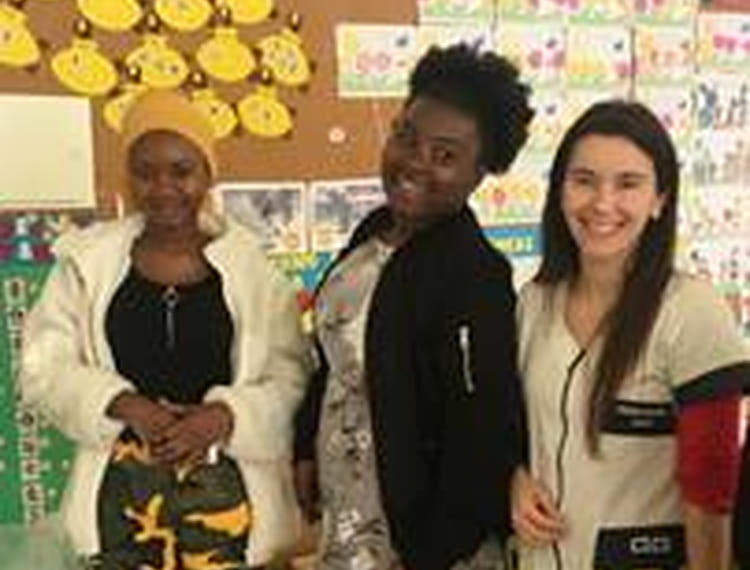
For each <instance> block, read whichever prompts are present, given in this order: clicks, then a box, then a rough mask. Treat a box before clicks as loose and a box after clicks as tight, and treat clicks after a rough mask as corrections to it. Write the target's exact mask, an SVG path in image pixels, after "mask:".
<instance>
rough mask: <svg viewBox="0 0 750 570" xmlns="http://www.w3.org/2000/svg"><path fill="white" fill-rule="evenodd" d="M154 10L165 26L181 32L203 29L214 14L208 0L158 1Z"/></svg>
mask: <svg viewBox="0 0 750 570" xmlns="http://www.w3.org/2000/svg"><path fill="white" fill-rule="evenodd" d="M154 10H155V11H156V13H157V14H158V15H159V18H161V20H162V21H163V22H164V23H165V24H167V25H168V26H169V27H171V28H174V29H175V30H179V31H181V32H194V31H195V30H198V29H200V28H202V27H203V26H205V25H206V23H207V22H208V20H209V19H210V18H211V15H212V14H213V8H212V7H211V3H210V2H209V1H208V0H156V1H155V2H154Z"/></svg>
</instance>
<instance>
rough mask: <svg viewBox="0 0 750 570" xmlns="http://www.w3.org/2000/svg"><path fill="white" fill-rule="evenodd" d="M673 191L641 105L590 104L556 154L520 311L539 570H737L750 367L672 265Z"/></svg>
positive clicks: (668, 159) (526, 518) (528, 539)
mask: <svg viewBox="0 0 750 570" xmlns="http://www.w3.org/2000/svg"><path fill="white" fill-rule="evenodd" d="M678 186H679V168H678V162H677V157H676V153H675V149H674V147H673V145H672V142H671V141H670V139H669V136H668V134H667V133H666V131H665V130H664V128H663V127H662V126H661V124H660V123H659V121H658V120H657V119H656V118H655V116H654V115H653V114H652V113H651V112H650V111H649V110H648V109H647V108H646V107H644V106H643V105H641V104H639V103H633V102H625V101H609V102H604V103H599V104H596V105H594V106H592V107H591V108H589V109H588V110H587V111H586V112H585V113H584V114H583V115H582V116H581V117H580V118H579V119H578V120H577V121H576V122H575V123H574V124H573V125H572V127H571V128H570V129H569V130H568V132H567V133H566V135H565V136H564V138H563V140H562V142H561V144H560V147H559V148H558V150H557V153H556V156H555V159H554V162H553V165H552V171H551V175H550V186H549V192H548V195H547V200H546V205H545V208H544V214H543V259H542V264H541V267H540V269H539V271H538V273H537V275H536V276H535V278H534V279H533V281H532V282H531V283H530V284H528V285H527V286H526V287H525V288H524V290H523V292H522V294H521V298H520V302H519V318H520V355H519V358H520V368H521V373H522V376H523V378H524V386H525V393H526V398H527V410H528V424H529V431H530V457H529V466H528V469H519V470H518V471H517V473H516V476H515V478H514V483H513V519H514V527H515V530H516V533H517V534H518V536H519V538H520V540H521V543H522V547H521V558H522V564H523V566H522V567H523V568H525V569H527V570H528V569H533V570H547V569H550V570H551V569H555V570H561V569H566V570H584V569H591V568H597V569H603V568H665V569H667V568H668V569H678V568H684V567H689V568H691V569H698V568H701V569H709V568H710V569H712V570H716V569H721V568H726V567H727V566H726V565H727V564H728V559H729V532H728V527H729V516H728V513H729V511H730V509H731V505H732V499H733V492H734V487H735V482H736V476H737V463H738V441H737V438H738V433H737V432H738V419H739V413H738V406H739V392H740V381H741V379H742V378H743V377H747V375H748V372H750V367H749V366H748V354H747V351H746V350H745V348H744V345H743V343H742V340H741V338H740V336H739V335H738V333H737V332H736V329H735V326H734V323H733V321H732V317H731V314H730V312H729V310H728V308H727V307H726V306H725V304H724V303H723V302H722V301H721V300H720V299H719V298H718V297H717V295H716V294H715V293H714V291H713V290H712V289H711V287H710V286H709V285H707V284H705V283H702V282H701V281H699V280H697V279H694V278H692V277H690V276H688V275H685V274H683V273H681V272H678V271H676V270H675V268H674V251H675V241H676V224H677V195H678Z"/></svg>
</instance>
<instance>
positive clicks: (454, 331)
mask: <svg viewBox="0 0 750 570" xmlns="http://www.w3.org/2000/svg"><path fill="white" fill-rule="evenodd" d="M500 267H501V269H502V270H501V271H499V272H498V271H496V270H494V269H493V270H488V271H486V270H482V271H483V272H485V275H483V276H479V275H477V276H476V277H475V278H476V283H477V284H476V288H472V294H471V295H470V298H469V299H458V300H457V302H458V303H459V306H461V307H463V309H462V310H460V314H461V315H462V316H461V318H460V320H458V321H454V322H452V323H451V324H450V325H449V326H448V327H447V329H446V330H443V331H442V332H441V334H440V338H439V340H438V341H437V342H438V343H439V344H440V346H439V348H438V350H439V351H440V353H441V354H442V355H444V356H443V357H442V364H443V366H442V368H443V369H444V370H445V373H444V374H442V378H443V380H444V382H445V383H446V385H445V386H443V390H444V397H443V412H442V414H443V420H442V428H441V434H440V443H439V445H440V449H439V451H438V454H437V457H438V459H437V463H436V469H437V471H438V473H437V476H436V482H435V489H434V491H433V495H432V499H431V505H430V508H429V510H428V512H427V513H426V516H425V517H424V518H423V520H421V521H414V523H416V524H414V526H413V527H412V529H411V530H409V529H404V530H405V532H409V533H414V534H412V536H413V541H409V542H411V543H412V544H413V545H414V548H412V549H409V550H407V551H406V552H403V553H402V554H403V555H404V562H405V566H406V567H407V568H409V569H410V570H442V569H448V568H450V567H451V566H452V565H453V564H454V563H455V562H456V561H457V560H459V559H462V558H466V557H470V556H471V555H472V554H473V553H474V552H475V551H476V550H477V548H478V547H479V546H480V545H481V542H482V541H483V540H484V539H486V538H487V537H488V531H492V530H494V531H496V532H498V533H499V534H500V538H501V539H505V538H506V537H507V534H508V529H509V494H510V478H511V475H512V471H513V468H514V466H515V465H517V464H518V462H520V461H522V459H523V455H524V447H525V445H524V439H525V435H524V428H523V424H524V422H523V402H522V397H521V389H520V382H519V378H518V374H517V371H516V343H517V339H516V324H515V315H514V312H515V293H514V291H513V286H512V283H511V278H510V268H509V267H507V266H505V265H502V266H500Z"/></svg>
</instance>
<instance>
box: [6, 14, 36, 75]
mask: <svg viewBox="0 0 750 570" xmlns="http://www.w3.org/2000/svg"><path fill="white" fill-rule="evenodd" d="M40 55H41V54H40V52H39V46H38V45H37V43H36V40H35V39H34V36H33V35H32V34H31V32H30V31H29V29H28V28H27V27H26V14H24V13H23V12H21V11H20V10H16V9H15V8H13V7H11V6H9V5H7V4H0V65H9V66H12V67H26V66H29V65H34V64H35V63H36V62H38V61H39V57H40Z"/></svg>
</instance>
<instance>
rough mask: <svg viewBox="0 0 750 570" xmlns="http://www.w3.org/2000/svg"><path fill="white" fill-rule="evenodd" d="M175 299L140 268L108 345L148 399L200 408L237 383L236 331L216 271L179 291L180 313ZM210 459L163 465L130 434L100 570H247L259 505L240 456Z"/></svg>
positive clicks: (115, 475) (109, 472)
mask: <svg viewBox="0 0 750 570" xmlns="http://www.w3.org/2000/svg"><path fill="white" fill-rule="evenodd" d="M165 290H167V288H166V287H165V286H164V285H160V284H157V283H154V282H151V281H149V280H148V279H146V278H145V277H144V276H142V275H140V274H139V273H138V272H137V271H136V270H135V268H131V271H130V273H129V274H128V276H127V278H126V279H125V280H124V281H123V282H122V283H121V284H120V286H119V288H118V290H117V292H116V293H115V295H114V298H113V300H112V302H111V303H110V308H109V311H108V313H107V340H108V342H109V345H110V347H111V349H112V352H113V356H114V357H115V361H116V364H117V370H118V372H120V373H121V374H122V375H123V376H126V377H127V378H130V379H132V380H133V382H134V384H135V386H136V387H137V388H138V390H139V393H141V394H145V395H147V396H149V397H151V398H153V399H160V398H164V399H167V400H169V401H171V402H173V403H178V402H179V403H195V404H197V403H199V402H201V401H202V399H203V397H204V394H205V392H206V391H207V390H208V389H209V388H210V387H211V386H212V385H216V384H219V383H225V382H226V381H227V380H228V378H229V377H230V375H231V367H230V363H229V362H230V357H229V354H230V350H231V349H230V347H231V341H232V335H233V327H232V321H231V318H230V316H229V313H228V310H227V307H226V304H225V302H224V298H223V296H222V292H221V278H220V276H219V274H218V273H217V272H216V271H213V270H212V271H211V273H210V275H209V276H208V277H207V278H206V279H204V280H202V281H200V282H198V283H194V284H188V285H182V286H179V288H177V289H176V293H175V295H176V297H175V299H174V304H172V305H171V306H170V305H169V304H168V303H165V295H164V292H165ZM165 317H172V318H171V319H170V318H165ZM206 323H208V324H206ZM170 332H171V335H170ZM170 336H172V337H173V338H172V339H171V342H170V339H169V337H170ZM215 451H217V450H216V449H215ZM208 455H209V457H206V458H205V461H203V462H201V463H198V464H193V465H184V466H179V467H173V466H167V465H162V464H157V463H154V462H152V461H151V458H150V454H149V450H148V446H147V444H146V443H144V442H142V441H141V440H140V439H139V438H138V437H137V436H136V434H135V433H134V432H133V431H132V430H130V429H129V428H128V429H125V430H124V431H123V432H122V433H121V434H120V436H119V438H118V439H117V441H116V442H115V444H114V446H113V449H112V453H111V455H110V459H109V462H108V464H107V466H106V469H105V472H104V479H103V480H102V484H101V487H100V488H99V501H98V508H97V524H98V529H99V537H100V542H101V552H100V554H99V555H98V556H96V557H95V558H94V559H93V560H92V562H93V566H94V568H98V569H100V570H131V569H132V570H136V569H137V570H241V569H244V568H247V566H246V564H245V550H246V548H247V544H248V537H249V533H250V528H251V506H250V501H249V499H248V497H247V494H246V492H245V487H244V481H243V478H242V475H241V473H240V471H239V467H238V465H237V463H236V462H235V461H234V460H233V459H231V458H230V457H228V456H226V455H224V454H223V453H221V452H218V451H217V452H216V453H213V452H212V453H209V454H208Z"/></svg>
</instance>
